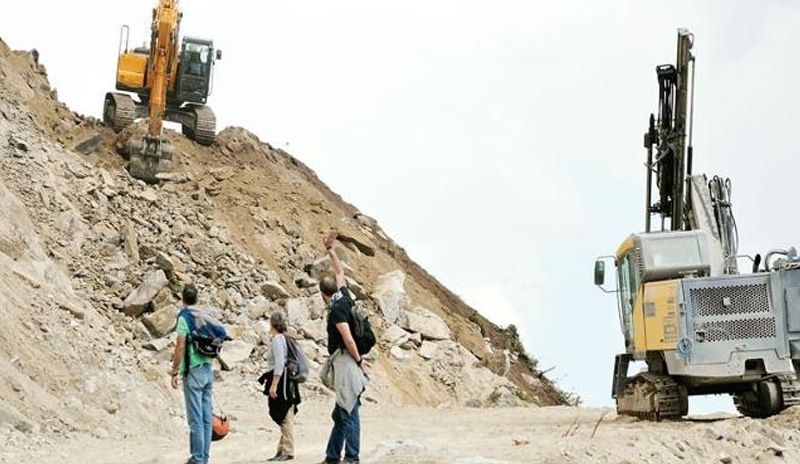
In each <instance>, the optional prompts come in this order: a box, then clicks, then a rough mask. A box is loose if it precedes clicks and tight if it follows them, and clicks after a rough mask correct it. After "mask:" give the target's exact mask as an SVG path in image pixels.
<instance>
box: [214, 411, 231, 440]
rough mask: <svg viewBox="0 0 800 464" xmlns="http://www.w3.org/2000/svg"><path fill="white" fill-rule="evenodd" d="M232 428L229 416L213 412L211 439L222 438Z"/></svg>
mask: <svg viewBox="0 0 800 464" xmlns="http://www.w3.org/2000/svg"><path fill="white" fill-rule="evenodd" d="M230 429H231V425H230V422H229V421H228V416H226V415H224V414H221V415H219V414H213V415H212V417H211V441H217V440H222V439H223V438H225V435H227V434H228V432H229V431H230Z"/></svg>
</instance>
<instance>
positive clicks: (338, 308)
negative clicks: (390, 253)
mask: <svg viewBox="0 0 800 464" xmlns="http://www.w3.org/2000/svg"><path fill="white" fill-rule="evenodd" d="M336 237H337V233H336V232H335V231H334V232H331V233H329V234H328V235H327V236H326V237H325V239H324V241H323V243H324V245H325V249H326V250H327V252H328V256H329V257H330V260H331V265H332V267H333V273H334V275H333V276H324V277H323V278H322V279H321V280H320V282H319V289H320V292H321V294H322V299H323V300H324V301H325V304H326V305H327V306H328V309H329V312H328V320H327V331H328V354H329V355H330V358H329V360H328V364H329V367H330V368H331V369H332V370H333V390H334V392H335V393H336V405H335V406H334V408H333V412H332V413H331V418H332V419H333V430H331V435H330V438H329V439H328V445H327V447H326V449H325V460H324V461H323V462H322V463H321V464H338V463H339V462H340V459H341V455H342V448H344V461H343V462H345V463H358V462H359V448H360V441H361V420H360V417H359V407H360V405H361V393H362V392H363V391H364V388H365V387H366V385H367V374H368V373H369V364H368V363H367V361H366V360H365V359H364V358H362V357H361V354H362V353H359V349H358V346H357V344H356V340H355V339H354V327H355V324H356V320H355V319H356V317H355V312H354V302H353V300H352V298H351V297H350V291H349V290H348V289H347V281H346V280H345V276H344V267H343V266H342V262H341V261H340V260H339V257H338V256H336V252H335V251H334V250H333V242H334V241H335V240H336ZM363 354H366V353H363Z"/></svg>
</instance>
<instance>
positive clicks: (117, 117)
mask: <svg viewBox="0 0 800 464" xmlns="http://www.w3.org/2000/svg"><path fill="white" fill-rule="evenodd" d="M135 119H136V103H134V101H133V99H132V98H131V97H130V96H128V95H125V94H122V93H107V94H106V99H105V103H104V104H103V123H105V125H107V126H109V127H111V128H112V129H114V132H120V131H121V130H123V129H125V128H126V127H128V126H130V125H131V124H133V121H134V120H135Z"/></svg>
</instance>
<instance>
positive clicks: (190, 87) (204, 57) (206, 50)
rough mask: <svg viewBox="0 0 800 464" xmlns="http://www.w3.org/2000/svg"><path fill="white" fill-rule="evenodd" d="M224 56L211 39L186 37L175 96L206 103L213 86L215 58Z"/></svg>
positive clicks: (182, 46) (188, 101) (189, 101)
mask: <svg viewBox="0 0 800 464" xmlns="http://www.w3.org/2000/svg"><path fill="white" fill-rule="evenodd" d="M221 57H222V53H221V50H216V53H215V50H214V43H213V42H212V41H210V40H204V39H196V38H192V37H184V38H183V42H182V43H181V52H180V58H179V64H178V79H177V84H176V88H175V90H176V92H175V98H176V99H177V101H180V102H187V103H197V104H201V105H202V104H205V103H206V100H207V99H208V96H209V95H210V94H211V88H212V85H211V84H212V74H211V73H212V70H213V67H214V62H215V60H217V59H219V58H221Z"/></svg>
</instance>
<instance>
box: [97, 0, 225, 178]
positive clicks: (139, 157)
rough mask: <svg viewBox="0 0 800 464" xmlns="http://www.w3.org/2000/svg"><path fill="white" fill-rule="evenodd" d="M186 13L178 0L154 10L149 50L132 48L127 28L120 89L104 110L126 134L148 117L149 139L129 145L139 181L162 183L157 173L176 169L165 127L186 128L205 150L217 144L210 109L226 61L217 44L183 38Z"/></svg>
mask: <svg viewBox="0 0 800 464" xmlns="http://www.w3.org/2000/svg"><path fill="white" fill-rule="evenodd" d="M182 15H183V13H181V12H180V10H179V9H178V0H159V3H158V6H157V7H156V8H154V9H153V21H152V26H151V38H150V46H149V47H137V48H134V49H132V50H131V49H130V48H129V47H128V39H129V35H130V29H129V28H128V26H122V28H121V30H120V40H119V57H118V60H117V79H116V89H117V90H118V91H123V92H130V93H132V94H135V95H136V96H137V97H138V99H139V100H138V101H137V100H135V99H134V98H133V97H132V96H131V95H130V93H122V92H109V93H107V94H106V96H105V101H104V105H103V121H104V123H105V124H106V125H107V126H109V127H111V128H113V129H114V130H115V131H117V132H120V131H122V130H123V129H125V128H126V127H128V126H130V125H131V124H132V123H133V122H134V121H135V120H137V119H140V118H148V124H147V132H146V134H145V135H144V137H134V138H132V139H131V140H129V141H128V144H127V147H126V151H127V154H128V155H129V156H130V164H129V166H128V170H129V171H130V173H131V175H132V176H133V177H136V178H138V179H142V180H144V181H146V182H157V181H158V177H157V174H159V173H162V172H167V171H169V170H170V168H171V164H172V154H173V151H174V149H173V147H172V146H171V145H170V144H169V143H168V142H167V141H166V139H165V138H164V136H163V133H162V132H163V122H164V121H165V120H166V121H172V122H177V123H179V124H180V125H181V128H182V132H183V134H184V135H185V136H187V137H188V138H190V139H192V140H194V141H196V142H197V143H200V144H202V145H211V144H212V143H214V140H215V139H216V118H215V116H214V112H213V111H212V110H211V108H209V107H208V106H206V101H207V99H208V96H209V94H210V93H211V88H212V82H213V81H212V72H213V69H214V64H215V62H216V60H219V59H221V58H222V53H221V51H220V50H215V49H214V43H213V41H211V40H205V39H198V38H192V37H183V38H182V40H180V41H179V32H180V22H181V17H182Z"/></svg>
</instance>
